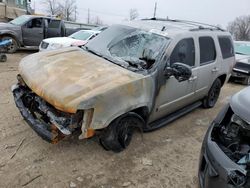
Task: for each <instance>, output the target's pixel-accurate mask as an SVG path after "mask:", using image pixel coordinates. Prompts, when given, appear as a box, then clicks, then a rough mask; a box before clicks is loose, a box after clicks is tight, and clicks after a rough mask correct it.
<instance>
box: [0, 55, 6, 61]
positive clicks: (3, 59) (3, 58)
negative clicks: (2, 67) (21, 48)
mask: <svg viewBox="0 0 250 188" xmlns="http://www.w3.org/2000/svg"><path fill="white" fill-rule="evenodd" d="M6 61H7V56H6V55H5V54H0V62H6Z"/></svg>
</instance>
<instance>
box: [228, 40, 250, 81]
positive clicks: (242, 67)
mask: <svg viewBox="0 0 250 188" xmlns="http://www.w3.org/2000/svg"><path fill="white" fill-rule="evenodd" d="M234 44H235V53H236V64H235V66H234V68H233V72H232V76H231V78H232V80H234V81H236V82H240V83H242V84H244V85H250V42H246V41H235V42H234Z"/></svg>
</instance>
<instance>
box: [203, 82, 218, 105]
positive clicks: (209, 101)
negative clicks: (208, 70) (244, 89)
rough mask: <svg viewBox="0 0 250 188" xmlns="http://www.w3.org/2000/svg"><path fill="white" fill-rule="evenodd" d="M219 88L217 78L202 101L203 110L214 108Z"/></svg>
mask: <svg viewBox="0 0 250 188" xmlns="http://www.w3.org/2000/svg"><path fill="white" fill-rule="evenodd" d="M221 86H222V85H221V81H220V79H218V78H217V79H216V80H215V81H214V83H213V85H212V87H211V88H210V90H209V92H208V95H207V96H206V97H205V98H204V100H203V107H204V108H213V107H214V106H215V104H216V102H217V100H218V98H219V96H220V91H221Z"/></svg>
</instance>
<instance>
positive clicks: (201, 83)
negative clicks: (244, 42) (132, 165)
mask: <svg viewBox="0 0 250 188" xmlns="http://www.w3.org/2000/svg"><path fill="white" fill-rule="evenodd" d="M234 63H235V56H234V47H233V44H232V39H231V35H230V34H229V33H228V32H226V31H223V30H221V29H220V28H217V27H214V26H210V25H206V24H200V23H194V22H188V21H180V20H161V19H150V20H139V21H133V22H129V23H126V24H123V25H113V26H111V27H109V28H108V29H106V30H105V31H103V32H102V33H100V34H99V35H98V36H97V37H95V38H94V39H92V40H90V41H89V43H88V44H86V45H85V46H84V47H83V49H80V48H64V49H61V50H54V51H49V52H41V53H38V54H33V55H31V56H28V57H26V58H24V59H23V60H22V61H21V63H20V67H19V72H20V73H19V75H18V84H17V85H14V86H13V88H12V91H13V94H14V98H15V102H16V105H17V107H18V108H19V110H20V112H21V114H22V116H23V117H24V119H25V120H26V121H27V122H28V124H29V125H30V126H31V127H32V128H33V129H34V130H35V131H36V132H37V134H38V135H40V136H41V137H42V138H43V139H45V140H46V141H49V142H51V143H57V142H58V141H59V140H61V139H62V138H64V137H65V136H69V135H71V134H72V133H73V132H75V131H78V130H79V129H80V130H81V135H80V137H79V138H80V139H86V138H90V137H92V136H94V135H97V136H98V137H99V139H100V143H101V145H102V146H103V147H104V148H105V149H107V150H112V151H115V152H119V151H122V150H123V149H125V148H126V147H127V146H128V145H129V143H130V141H131V138H132V134H133V132H134V130H135V129H137V128H138V129H140V130H143V131H152V130H155V129H158V128H160V127H162V126H164V125H166V124H167V123H169V122H171V121H173V120H174V119H176V118H178V117H180V116H182V115H184V114H186V113H187V112H190V111H191V110H193V109H194V108H197V107H199V106H201V105H203V106H204V107H205V108H212V107H214V105H215V104H216V101H217V99H218V97H219V94H220V90H221V87H222V86H223V85H224V84H225V83H226V82H227V80H228V78H229V76H230V73H231V70H232V67H233V65H234Z"/></svg>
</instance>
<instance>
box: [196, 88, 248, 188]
mask: <svg viewBox="0 0 250 188" xmlns="http://www.w3.org/2000/svg"><path fill="white" fill-rule="evenodd" d="M249 96H250V87H248V88H246V89H244V90H242V91H241V92H239V93H237V94H236V95H234V96H233V97H232V99H231V101H230V103H229V104H227V105H226V106H225V107H224V108H223V110H222V111H221V112H220V113H219V115H218V116H217V118H216V119H215V120H214V121H213V122H212V124H211V126H210V128H209V129H208V131H207V134H206V136H205V139H204V142H203V145H202V149H201V155H200V167H199V181H200V186H201V188H215V187H219V188H238V187H241V188H249V187H250V176H249V174H250V109H249V106H250V99H249Z"/></svg>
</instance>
